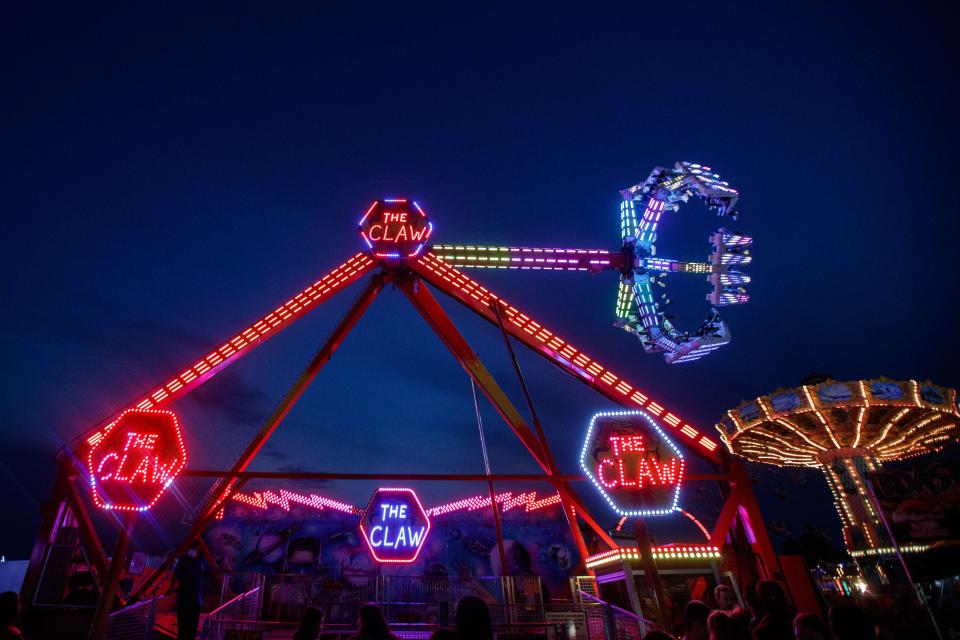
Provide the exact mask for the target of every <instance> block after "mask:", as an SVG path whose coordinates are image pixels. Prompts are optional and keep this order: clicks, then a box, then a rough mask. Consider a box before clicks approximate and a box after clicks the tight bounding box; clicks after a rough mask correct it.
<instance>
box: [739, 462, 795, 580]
mask: <svg viewBox="0 0 960 640" xmlns="http://www.w3.org/2000/svg"><path fill="white" fill-rule="evenodd" d="M730 475H731V484H732V485H733V491H732V492H731V494H732V495H731V496H730V498H728V500H730V499H731V498H733V497H734V496H736V500H737V502H738V503H739V504H738V509H737V511H738V512H739V514H740V519H741V521H742V522H743V525H744V529H746V531H747V538H748V539H749V541H750V545H751V546H752V547H753V551H754V553H756V554H757V556H758V557H759V558H760V560H761V562H762V563H763V569H764V573H765V574H766V577H767V578H768V579H771V580H779V581H781V582H783V570H782V569H781V568H780V560H779V559H778V558H777V553H776V551H774V549H773V542H771V540H770V534H769V533H768V532H767V525H766V524H765V523H764V521H763V515H762V514H761V513H760V505H759V504H757V498H756V496H755V495H754V494H753V487H752V486H751V485H750V478H749V476H747V470H746V468H745V467H744V466H743V464H742V463H741V462H739V461H737V460H734V461H732V462H731V463H730Z"/></svg>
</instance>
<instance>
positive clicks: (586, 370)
mask: <svg viewBox="0 0 960 640" xmlns="http://www.w3.org/2000/svg"><path fill="white" fill-rule="evenodd" d="M413 266H414V268H415V269H416V270H417V271H418V272H419V273H420V275H422V276H423V277H424V278H426V279H427V280H429V281H430V282H432V283H433V284H434V285H436V286H438V287H440V288H441V289H444V290H445V291H447V293H448V294H450V295H453V296H454V297H455V298H457V299H458V300H460V301H462V302H464V303H466V304H468V305H469V306H471V307H472V308H474V309H476V310H478V311H479V312H480V313H481V314H483V315H484V317H486V318H487V319H488V320H490V321H491V322H494V323H496V316H495V315H493V314H495V313H496V312H495V311H494V304H495V303H496V302H499V303H500V308H501V309H502V310H503V314H504V316H505V321H506V322H508V323H509V324H511V325H513V326H514V327H515V328H517V329H519V332H518V333H517V334H516V336H517V338H518V339H520V340H522V341H524V342H525V343H527V344H528V346H531V347H533V348H534V349H536V350H537V351H539V352H541V353H542V354H543V355H545V356H546V357H547V358H549V359H550V360H552V361H553V362H555V363H556V364H559V365H560V366H561V367H563V368H564V369H565V370H566V371H568V372H569V373H571V374H573V375H574V376H576V377H578V378H580V379H581V380H583V381H584V382H586V383H587V384H589V385H591V386H592V387H593V388H595V389H597V390H598V391H600V392H601V393H602V394H604V395H605V396H607V397H608V398H610V399H611V400H613V401H614V402H617V403H618V404H621V405H623V406H626V407H630V408H633V407H640V408H642V409H644V410H646V411H648V412H650V413H652V414H653V415H654V416H657V417H658V418H660V419H661V420H662V421H663V422H664V423H665V425H666V427H667V428H668V429H670V430H671V431H674V432H675V433H676V434H678V435H679V436H681V438H682V441H683V442H687V443H689V444H696V445H697V446H698V448H699V452H700V453H701V455H703V456H705V457H706V458H708V459H709V460H711V461H713V462H719V461H720V455H719V452H718V451H717V449H718V445H717V443H716V442H715V441H714V440H712V439H711V438H709V437H707V436H706V435H704V434H702V433H701V432H700V431H699V430H698V429H697V428H696V427H694V426H693V425H691V424H689V423H687V422H684V421H683V420H682V419H681V418H680V417H679V416H677V415H675V414H674V413H671V412H670V411H668V410H667V409H665V408H664V407H663V406H661V405H659V404H657V403H656V402H654V401H653V400H652V399H650V398H649V397H647V396H646V395H644V394H643V393H641V392H640V391H639V390H638V389H637V388H636V387H634V386H633V385H631V384H630V383H628V382H627V381H626V380H624V379H623V378H621V377H619V376H618V375H616V374H615V373H613V372H612V371H610V370H609V369H607V368H606V367H604V366H603V365H601V364H600V363H599V362H597V361H596V360H594V359H592V358H591V357H589V356H588V355H586V354H585V353H584V352H582V351H580V350H579V349H577V348H575V347H574V346H573V345H571V344H570V343H569V342H567V341H566V340H564V339H563V338H561V337H560V336H558V335H556V334H555V333H553V332H551V331H548V330H547V329H546V328H545V327H543V326H542V325H540V324H539V323H537V322H535V321H534V320H533V319H532V318H530V317H529V316H527V315H525V314H524V313H521V312H520V310H519V309H517V308H516V307H514V306H513V305H511V304H509V303H508V302H507V301H506V300H504V299H503V298H500V297H498V296H497V295H495V294H494V293H492V292H491V291H489V290H488V289H486V288H484V287H483V286H481V285H480V284H479V283H477V282H476V281H475V280H472V279H471V278H468V277H467V276H465V275H464V274H463V273H461V272H460V271H457V270H456V269H454V268H452V267H450V266H449V265H447V264H446V263H444V262H443V261H442V260H440V259H438V258H437V257H436V256H435V255H433V254H432V253H427V254H425V255H423V256H421V257H420V259H419V260H417V262H416V263H415V264H414V265H413ZM451 287H452V289H451Z"/></svg>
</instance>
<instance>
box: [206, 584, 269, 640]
mask: <svg viewBox="0 0 960 640" xmlns="http://www.w3.org/2000/svg"><path fill="white" fill-rule="evenodd" d="M262 609H263V585H257V586H255V587H253V588H252V589H250V590H249V591H245V592H244V593H241V594H239V595H236V596H234V597H233V598H231V599H230V600H228V601H226V602H224V603H223V604H222V605H220V606H219V607H217V608H216V609H214V610H213V611H211V612H210V613H208V614H207V616H206V617H205V618H204V620H203V624H202V625H201V636H200V637H201V638H202V640H223V638H224V637H225V636H226V633H227V631H229V630H239V631H256V630H259V629H260V623H259V621H260V612H261V610H262Z"/></svg>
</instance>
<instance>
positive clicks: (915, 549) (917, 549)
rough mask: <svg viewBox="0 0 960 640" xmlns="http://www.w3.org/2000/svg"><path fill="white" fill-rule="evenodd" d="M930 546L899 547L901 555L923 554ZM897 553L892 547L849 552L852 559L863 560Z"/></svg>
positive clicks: (905, 545) (903, 545) (911, 545)
mask: <svg viewBox="0 0 960 640" xmlns="http://www.w3.org/2000/svg"><path fill="white" fill-rule="evenodd" d="M931 546H932V545H929V544H902V545H900V552H901V553H923V552H924V551H929V550H930V547H931ZM896 552H897V550H896V549H894V548H893V547H877V548H874V549H858V550H856V551H851V552H850V555H851V556H853V557H854V558H863V557H865V556H880V555H893V554H895V553H896Z"/></svg>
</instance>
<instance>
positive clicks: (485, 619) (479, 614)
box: [456, 596, 493, 640]
mask: <svg viewBox="0 0 960 640" xmlns="http://www.w3.org/2000/svg"><path fill="white" fill-rule="evenodd" d="M456 620H457V633H459V634H460V638H462V640H493V622H491V620H490V608H489V607H488V606H487V603H486V602H484V601H483V600H481V599H480V598H478V597H476V596H466V597H464V598H461V599H460V602H458V603H457V617H456Z"/></svg>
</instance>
